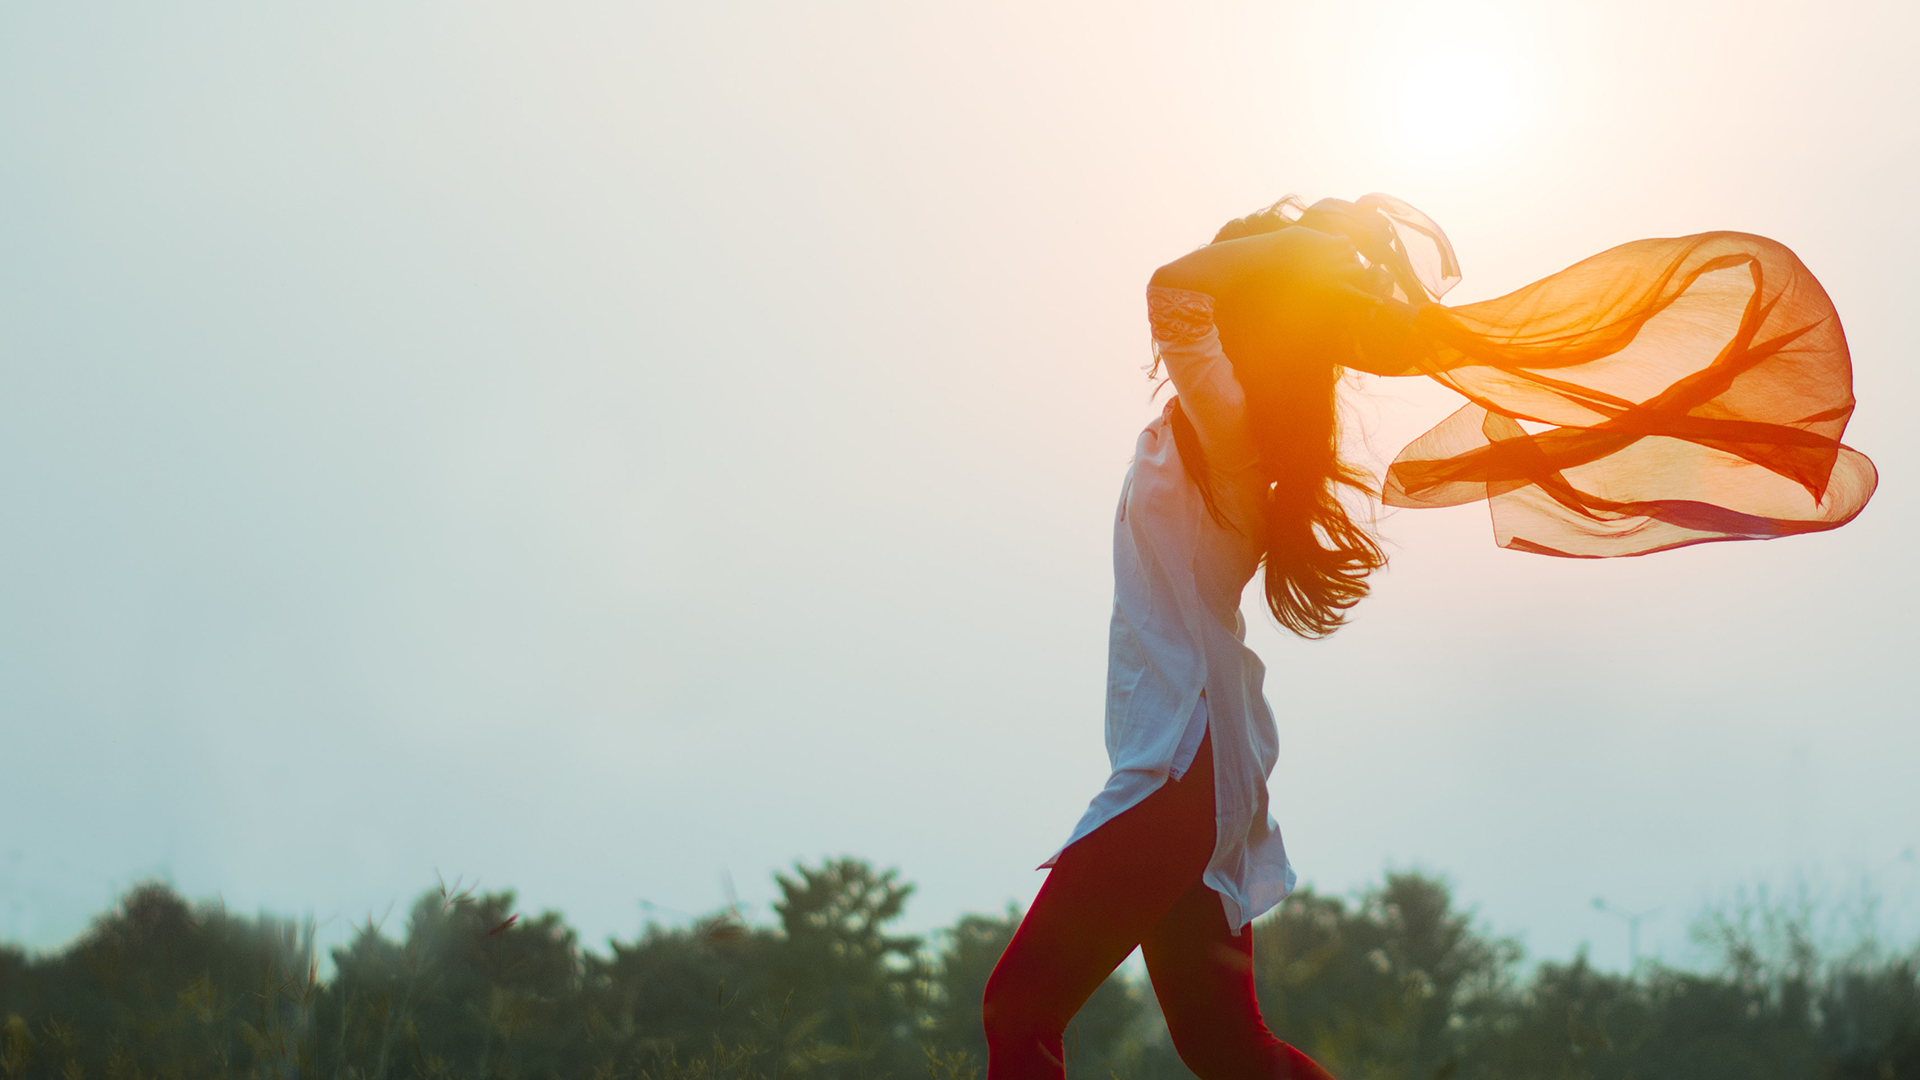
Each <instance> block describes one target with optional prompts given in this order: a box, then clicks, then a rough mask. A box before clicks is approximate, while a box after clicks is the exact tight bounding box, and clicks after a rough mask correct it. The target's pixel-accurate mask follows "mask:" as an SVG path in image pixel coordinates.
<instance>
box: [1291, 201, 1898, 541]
mask: <svg viewBox="0 0 1920 1080" xmlns="http://www.w3.org/2000/svg"><path fill="white" fill-rule="evenodd" d="M1300 224H1303V225H1308V226H1312V227H1315V228H1320V229H1322V230H1323V231H1338V232H1343V233H1345V234H1347V235H1348V236H1350V237H1351V238H1353V239H1354V241H1355V243H1356V245H1358V246H1359V248H1360V251H1361V254H1362V255H1363V257H1365V259H1366V260H1367V262H1368V263H1369V265H1370V266H1371V267H1373V268H1374V269H1373V273H1374V274H1375V275H1376V282H1377V284H1378V291H1380V292H1381V293H1383V294H1390V295H1391V296H1392V297H1393V298H1394V299H1397V300H1401V301H1407V302H1410V303H1412V304H1413V305H1414V307H1413V309H1412V312H1411V315H1412V317H1411V321H1410V323H1409V324H1404V325H1401V326H1400V327H1398V328H1397V329H1396V330H1394V331H1392V332H1374V333H1371V334H1366V333H1363V334H1362V346H1361V349H1360V358H1359V359H1358V360H1356V362H1355V363H1354V366H1356V367H1358V368H1360V369H1362V370H1367V371H1373V372H1375V373H1377V374H1390V375H1425V376H1428V377H1430V378H1432V379H1434V380H1436V381H1438V382H1440V383H1442V384H1444V385H1446V386H1449V387H1451V388H1453V389H1454V390H1457V391H1459V392H1460V393H1461V394H1463V395H1465V396H1466V397H1467V399H1468V400H1469V402H1470V404H1468V405H1466V406H1465V407H1463V408H1461V409H1460V410H1459V411H1458V412H1456V413H1454V414H1453V415H1452V416H1449V417H1448V418H1447V419H1446V420H1444V421H1442V422H1441V423H1440V424H1439V425H1438V426H1437V427H1435V428H1434V429H1433V430H1432V431H1429V432H1427V433H1426V434H1425V435H1423V436H1421V437H1420V438H1418V439H1416V440H1414V441H1413V442H1412V443H1411V444H1410V445H1408V446H1407V448H1406V449H1404V450H1402V451H1401V452H1400V455H1399V456H1398V457H1397V458H1396V459H1395V460H1394V462H1393V465H1392V466H1391V467H1390V468H1389V470H1388V472H1387V477H1386V483H1385V486H1384V490H1383V492H1382V498H1383V500H1384V501H1385V502H1386V503H1388V504H1389V505H1392V506H1456V505H1459V504H1462V503H1468V502H1475V501H1479V500H1485V501H1486V502H1487V503H1488V505H1489V507H1490V509H1491V511H1492V515H1493V526H1494V534H1495V538H1496V540H1497V541H1498V543H1499V544H1500V545H1501V546H1502V547H1509V548H1515V549H1517V550H1521V551H1532V552H1537V553H1540V554H1545V555H1561V556H1569V557H1578V558H1602V557H1607V556H1617V555H1644V554H1647V553H1648V552H1654V551H1664V550H1666V549H1668V548H1676V547H1682V546H1685V545H1688V544H1699V543H1705V542H1709V541H1714V540H1753V539H1767V538H1771V537H1775V536H1789V535H1793V534H1796V533H1806V532H1818V531H1821V530H1825V529H1832V528H1837V527H1839V526H1841V525H1844V524H1846V523H1847V522H1849V521H1851V520H1853V518H1854V516H1855V515H1857V514H1858V513H1859V512H1860V510H1861V508H1862V507H1864V506H1865V505H1866V503H1867V499H1868V498H1869V497H1871V496H1872V494H1873V490H1874V485H1875V483H1876V479H1877V478H1876V474H1875V472H1874V468H1873V463H1872V462H1871V461H1869V460H1868V459H1867V457H1866V456H1865V455H1864V454H1861V453H1860V452H1859V451H1857V450H1854V449H1852V448H1851V447H1848V446H1845V445H1843V444H1842V443H1841V442H1840V437H1841V434H1842V433H1843V432H1844V431H1845V430H1846V426H1847V420H1848V418H1849V417H1850V416H1851V415H1852V413H1853V404H1854V401H1853V368H1852V362H1851V359H1850V357H1849V355H1848V352H1847V339H1846V335H1845V334H1844V333H1843V332H1842V330H1841V328H1840V318H1839V315H1838V314H1837V313H1836V312H1835V311H1834V308H1833V302H1832V301H1831V300H1830V299H1828V297H1827V294H1826V291H1825V290H1824V289H1822V288H1821V287H1820V283H1819V282H1818V281H1817V280H1815V279H1814V276H1813V274H1812V273H1811V272H1810V271H1808V269H1807V268H1806V266H1805V265H1804V264H1802V263H1801V262H1800V260H1799V259H1798V258H1797V257H1795V255H1794V254H1793V252H1791V251H1789V250H1788V249H1787V248H1786V247H1785V246H1783V245H1781V244H1779V243H1776V242H1774V241H1772V240H1768V239H1766V238H1765V237H1760V236H1752V235H1749V234H1746V233H1734V232H1710V233H1700V234H1698V235H1694V236H1683V237H1678V238H1674V239H1659V240H1637V241H1634V242H1632V243H1628V244H1622V245H1620V246H1619V247H1616V248H1612V249H1610V250H1607V251H1603V252H1601V253H1600V254H1598V255H1595V256H1593V257H1592V258H1589V259H1586V260H1583V261H1581V262H1579V263H1576V264H1574V265H1573V266H1570V267H1568V268H1567V269H1565V270H1562V271H1560V272H1559V273H1557V274H1554V275H1552V276H1551V277H1547V278H1543V279H1541V280H1540V281H1536V282H1534V283H1533V284H1531V285H1528V286H1526V287H1524V288H1522V289H1519V290H1517V291H1515V292H1512V293H1509V294H1507V295H1506V296H1502V297H1499V298H1497V299H1493V300H1485V301H1481V302H1480V303H1476V304H1465V305H1462V306H1460V307H1449V306H1447V305H1444V304H1440V303H1437V302H1435V301H1437V300H1438V299H1439V298H1440V296H1442V295H1443V294H1444V293H1445V292H1446V291H1447V289H1448V288H1450V287H1451V286H1452V285H1453V284H1454V282H1456V281H1458V280H1459V276H1460V274H1459V269H1458V264H1457V263H1456V262H1455V260H1454V254H1453V249H1452V246H1451V245H1450V244H1449V243H1448V241H1447V238H1446V234H1445V233H1443V232H1441V230H1440V228H1439V226H1437V225H1435V224H1434V223H1433V222H1432V221H1431V220H1430V219H1428V218H1427V217H1426V216H1425V215H1423V214H1421V213H1420V212H1419V211H1418V210H1415V209H1413V208H1412V207H1410V206H1407V205H1406V204H1405V203H1401V202H1399V201H1398V200H1395V199H1392V198H1390V197H1388V196H1385V195H1369V196H1367V197H1365V198H1363V199H1361V200H1358V201H1357V202H1354V203H1345V202H1340V201H1338V200H1326V201H1324V202H1321V203H1316V204H1315V205H1314V206H1313V207H1312V208H1311V209H1308V210H1304V211H1303V212H1302V215H1301V218H1300ZM1401 310H1402V311H1404V310H1406V309H1401ZM1523 422H1526V423H1525V424H1524V425H1523Z"/></svg>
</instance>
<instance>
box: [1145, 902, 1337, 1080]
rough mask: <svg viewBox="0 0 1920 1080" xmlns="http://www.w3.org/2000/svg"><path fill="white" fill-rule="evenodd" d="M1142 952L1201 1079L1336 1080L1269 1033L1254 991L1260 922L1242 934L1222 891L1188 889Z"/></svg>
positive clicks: (1184, 1056) (1178, 1041) (1176, 1036)
mask: <svg viewBox="0 0 1920 1080" xmlns="http://www.w3.org/2000/svg"><path fill="white" fill-rule="evenodd" d="M1140 951H1141V953H1142V954H1143V955H1144V956H1145V957H1146V961H1147V974H1148V976H1149V977H1151V978H1152V979H1153V994H1154V996H1155V997H1157V998H1159V999H1160V1011H1161V1012H1163V1013H1165V1014H1166V1017H1167V1032H1168V1034H1170V1035H1172V1036H1173V1048H1174V1049H1175V1050H1177V1051H1179V1053H1180V1060H1181V1061H1183V1062H1185V1063H1186V1066H1187V1068H1189V1069H1192V1070H1193V1073H1194V1075H1195V1076H1198V1077H1199V1078H1200V1080H1254V1078H1259V1080H1333V1078H1332V1077H1331V1076H1329V1075H1328V1074H1327V1071H1326V1070H1325V1069H1322V1068H1321V1067H1320V1066H1319V1065H1317V1064H1315V1063H1314V1061H1313V1059H1312V1058H1309V1057H1308V1056H1307V1055H1305V1054H1303V1053H1301V1052H1300V1051H1298V1050H1295V1049H1294V1048H1293V1047H1291V1046H1288V1045H1287V1044H1286V1043H1283V1042H1281V1041H1280V1040H1279V1039H1276V1038H1274V1037H1273V1033H1272V1032H1270V1031H1268V1030H1267V1024H1266V1021H1265V1020H1263V1019H1261V1017H1260V1003H1259V1002H1258V1001H1257V1000H1256V999H1255V998H1254V994H1253V927H1251V926H1248V927H1246V928H1245V929H1243V930H1241V931H1240V936H1238V937H1235V936H1234V935H1233V932H1232V931H1231V930H1229V929H1227V915H1226V912H1225V911H1224V910H1223V909H1222V908H1221V907H1220V894H1219V893H1216V892H1214V891H1213V890H1212V889H1210V888H1208V887H1207V886H1206V885H1205V884H1204V883H1199V884H1195V885H1194V886H1193V887H1192V888H1190V889H1188V890H1187V891H1186V893H1184V894H1183V895H1182V896H1181V897H1180V899H1179V900H1177V901H1175V902H1174V905H1173V907H1172V908H1171V909H1170V910H1169V911H1168V912H1167V915H1166V917H1165V918H1164V919H1162V920H1161V921H1160V923H1159V924H1158V925H1157V926H1155V927H1154V928H1153V929H1152V930H1150V931H1148V932H1147V934H1146V935H1145V936H1144V937H1143V938H1142V939H1141V942H1140Z"/></svg>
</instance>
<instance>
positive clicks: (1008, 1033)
mask: <svg viewBox="0 0 1920 1080" xmlns="http://www.w3.org/2000/svg"><path fill="white" fill-rule="evenodd" d="M1213 841H1214V826H1213V743H1212V737H1211V736H1209V737H1208V738H1207V739H1206V740H1205V741H1203V742H1202V743H1201V744H1200V752H1199V753H1198V754H1196V755H1195V756H1194V762H1193V766H1192V768H1190V769H1189V770H1188V772H1187V774H1186V775H1185V776H1183V777H1181V778H1180V779H1179V780H1171V781H1168V782H1167V783H1166V784H1165V785H1164V786H1162V787H1161V788H1160V789H1159V790H1158V791H1155V792H1154V793H1153V794H1152V795H1149V796H1148V797H1147V798H1146V799H1145V800H1144V801H1142V802H1141V803H1139V804H1138V805H1136V806H1134V807H1132V808H1131V809H1129V810H1127V811H1126V812H1125V813H1123V814H1121V815H1120V816H1118V817H1116V818H1114V819H1113V820H1112V821H1109V822H1107V823H1106V824H1104V825H1102V826H1100V827H1099V828H1097V829H1095V830H1094V831H1093V832H1091V833H1089V834H1087V835H1086V836H1083V837H1081V838H1080V839H1079V840H1077V841H1075V842H1074V843H1073V844H1072V845H1070V846H1069V847H1068V848H1067V849H1066V850H1065V851H1063V852H1061V853H1060V858H1059V860H1058V861H1057V862H1056V863H1055V864H1054V867H1053V871H1052V872H1051V873H1049V874H1048V875H1047V880H1046V883H1045V884H1043V885H1042V886H1041V887H1040V895H1039V896H1036V897H1034V900H1033V907H1032V908H1031V909H1030V910H1028V912H1027V917H1026V918H1025V919H1023V920H1021V922H1020V929H1019V930H1017V931H1015V933H1014V935H1013V940H1012V941H1011V942H1009V943H1008V944H1007V951H1006V952H1005V953H1004V954H1003V955H1002V956H1001V957H1000V962H999V964H997V965H995V967H994V969H993V976H992V977H991V978H990V979H988V980H987V995H986V1002H985V1008H984V1016H985V1020H986V1026H987V1080H1064V1077H1065V1076H1066V1069H1065V1058H1064V1057H1063V1055H1062V1048H1061V1035H1062V1033H1063V1032H1064V1031H1065V1030H1066V1026H1067V1022H1068V1021H1069V1020H1072V1019H1073V1014H1074V1013H1077V1012H1079V1011H1080V1006H1082V1005H1084V1004H1086V1001H1087V998H1089V997H1091V996H1092V995H1093V992H1094V991H1095V990H1096V989H1098V988H1099V986H1100V984H1101V983H1102V982H1104V981H1105V980H1106V978H1107V976H1108V975H1110V974H1112V972H1113V969H1114V968H1116V967H1119V966H1120V962H1121V961H1122V960H1125V959H1126V958H1127V954H1129V953H1131V952H1133V950H1134V947H1135V946H1139V948H1140V951H1141V953H1142V954H1143V955H1144V956H1145V957H1146V961H1147V974H1148V976H1149V977H1151V978H1152V980H1153V992H1154V996H1156V997H1158V998H1159V999H1160V1009H1161V1011H1162V1012H1164V1013H1165V1014H1166V1018H1167V1030H1168V1032H1169V1033H1170V1034H1171V1035H1172V1036H1173V1046H1174V1049H1175V1050H1177V1051H1179V1053H1180V1060H1181V1061H1183V1062H1185V1063H1186V1065H1187V1068H1189V1069H1192V1070H1193V1072H1194V1075H1196V1076H1198V1077H1199V1078H1200V1080H1254V1078H1262V1080H1293V1078H1299V1080H1333V1078H1332V1077H1331V1076H1329V1075H1328V1074H1327V1072H1326V1070H1324V1069H1322V1068H1320V1066H1318V1065H1316V1064H1314V1062H1313V1060H1312V1059H1311V1058H1309V1057H1307V1056H1306V1055H1305V1054H1302V1053H1301V1052H1300V1051H1298V1050H1295V1049H1294V1048H1293V1047H1291V1046H1288V1045H1287V1044H1286V1043H1283V1042H1281V1041H1280V1040H1279V1039H1276V1038H1274V1037H1273V1035H1272V1033H1270V1032H1269V1031H1267V1025H1266V1023H1265V1022H1264V1021H1262V1020H1261V1019H1260V1006H1259V1004H1258V1003H1257V1002H1256V1001H1255V1000H1254V996H1253V927H1251V926H1249V927H1247V928H1245V929H1244V930H1242V931H1241V932H1240V935H1239V936H1238V937H1235V936H1234V935H1233V933H1232V931H1230V930H1229V929H1228V928H1227V917H1226V913H1225V911H1223V910H1222V909H1221V907H1220V896H1219V894H1218V893H1215V892H1214V891H1213V890H1212V889H1211V888H1208V887H1207V885H1206V884H1205V883H1203V882H1202V881H1201V880H1200V875H1201V873H1202V872H1203V871H1204V870H1205V869H1206V866H1207V860H1208V859H1210V858H1211V857H1212V855H1213Z"/></svg>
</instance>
